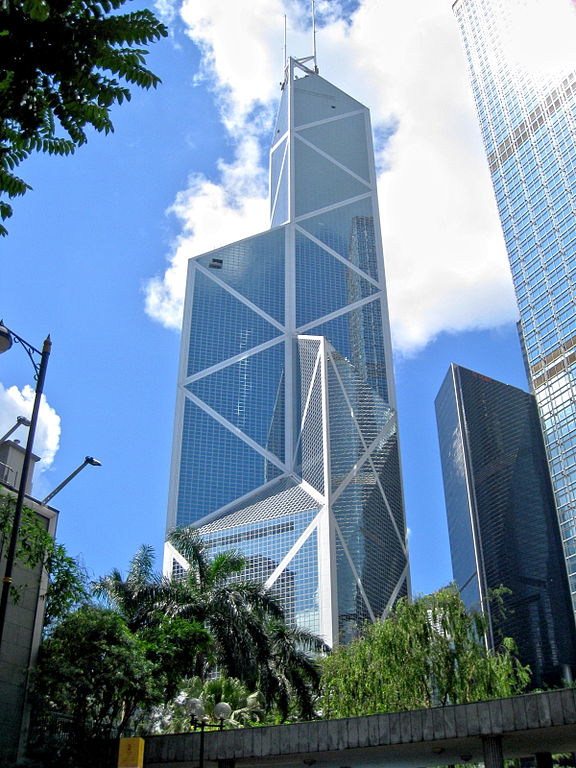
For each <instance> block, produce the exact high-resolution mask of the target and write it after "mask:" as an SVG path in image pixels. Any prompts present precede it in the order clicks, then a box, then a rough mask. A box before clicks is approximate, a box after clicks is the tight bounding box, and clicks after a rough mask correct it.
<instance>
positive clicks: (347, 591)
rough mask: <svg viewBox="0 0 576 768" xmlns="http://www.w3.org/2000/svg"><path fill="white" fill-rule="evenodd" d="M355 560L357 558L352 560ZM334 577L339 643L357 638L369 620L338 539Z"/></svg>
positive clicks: (354, 578)
mask: <svg viewBox="0 0 576 768" xmlns="http://www.w3.org/2000/svg"><path fill="white" fill-rule="evenodd" d="M354 559H357V558H354ZM336 576H337V583H338V630H339V637H340V642H341V643H348V642H350V641H351V640H353V639H354V638H355V637H357V636H358V634H359V632H360V629H361V626H362V624H364V622H366V621H367V620H369V619H370V614H369V612H368V610H367V608H366V605H365V603H364V600H363V598H362V593H361V591H360V588H359V586H358V583H357V581H356V577H355V575H354V571H353V570H352V568H351V567H350V563H349V561H348V558H347V557H346V553H345V551H344V545H343V544H342V542H341V540H340V538H339V537H338V536H337V537H336Z"/></svg>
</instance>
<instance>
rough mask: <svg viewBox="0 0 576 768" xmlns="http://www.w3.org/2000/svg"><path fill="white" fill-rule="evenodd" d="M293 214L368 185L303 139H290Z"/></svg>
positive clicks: (354, 193) (354, 194)
mask: <svg viewBox="0 0 576 768" xmlns="http://www.w3.org/2000/svg"><path fill="white" fill-rule="evenodd" d="M294 180H295V200H296V216H303V215H304V214H305V213H311V212H312V211H316V210H318V209H319V208H324V207H326V206H328V205H335V204H336V203H342V202H344V201H345V200H348V199H349V198H351V197H358V196H359V195H364V194H365V193H366V192H368V191H369V187H368V186H367V185H366V184H363V183H362V182H361V181H358V179H356V178H354V176H351V175H350V174H349V173H348V172H347V171H344V170H343V169H342V168H339V167H338V166H337V165H335V164H334V163H332V162H331V161H330V160H328V158H326V157H323V156H322V155H321V154H319V153H318V152H316V150H315V149H312V147H309V146H308V145H307V144H304V142H302V141H299V140H298V136H296V140H295V141H294Z"/></svg>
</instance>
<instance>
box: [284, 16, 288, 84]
mask: <svg viewBox="0 0 576 768" xmlns="http://www.w3.org/2000/svg"><path fill="white" fill-rule="evenodd" d="M287 25H288V22H287V21H286V14H284V71H286V67H287V66H288V59H287V58H286V57H287V55H288V51H287V49H286V44H287V38H288V26H287Z"/></svg>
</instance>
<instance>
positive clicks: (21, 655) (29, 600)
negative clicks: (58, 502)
mask: <svg viewBox="0 0 576 768" xmlns="http://www.w3.org/2000/svg"><path fill="white" fill-rule="evenodd" d="M22 454H23V448H22V447H21V446H20V445H19V444H18V443H16V442H12V441H6V442H4V443H2V444H0V470H1V472H0V502H2V501H3V502H4V503H3V504H2V505H1V506H0V516H1V515H3V514H4V512H3V507H4V505H5V504H6V501H5V500H6V499H8V500H10V499H13V500H14V501H15V500H16V496H17V490H16V489H17V486H18V484H19V482H20V480H19V473H20V470H21V467H22V461H21V459H22ZM34 458H35V459H36V461H37V460H38V457H34ZM30 474H32V473H30ZM28 491H30V486H29V487H28ZM25 507H26V508H27V509H29V510H31V511H32V512H33V513H34V514H35V516H36V519H37V520H38V522H39V523H40V525H41V526H42V527H43V529H44V530H45V531H47V532H48V533H49V534H50V535H51V536H54V534H55V532H56V522H57V518H58V513H57V511H56V510H55V509H53V508H52V507H48V506H45V505H42V504H40V503H39V502H38V501H36V500H35V499H34V498H32V497H31V496H26V498H25ZM8 531H9V527H8ZM8 536H9V533H7V537H8ZM7 548H8V541H7V540H4V538H3V537H2V530H1V529H0V553H1V554H0V576H1V577H3V576H4V569H5V557H6V550H7ZM13 576H14V585H15V587H16V589H18V599H17V600H16V601H13V600H10V602H9V605H8V613H7V616H6V625H5V629H4V636H3V639H2V648H1V650H0V765H1V766H10V765H12V763H14V762H15V761H16V759H17V757H18V755H19V754H21V752H22V749H23V745H24V743H25V741H26V735H27V730H28V721H29V713H28V706H27V689H28V681H29V678H30V672H31V670H32V669H33V668H34V663H35V659H36V654H37V652H38V646H39V644H40V638H41V633H42V623H43V619H44V598H45V595H46V588H47V576H46V572H45V571H44V569H43V567H42V564H41V563H39V564H38V565H37V566H36V567H35V568H33V569H31V568H23V567H22V566H20V565H18V564H16V566H15V569H14V574H13Z"/></svg>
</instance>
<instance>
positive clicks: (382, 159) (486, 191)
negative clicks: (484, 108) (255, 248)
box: [147, 0, 516, 352]
mask: <svg viewBox="0 0 576 768" xmlns="http://www.w3.org/2000/svg"><path fill="white" fill-rule="evenodd" d="M303 7H304V6H302V5H298V4H296V3H295V2H294V3H292V4H291V5H290V4H289V3H288V2H285V3H283V2H281V0H251V1H250V2H248V0H237V1H236V2H235V3H230V2H229V0H184V2H183V4H182V6H181V15H182V18H183V19H184V21H185V23H186V25H187V30H188V34H189V36H190V38H191V39H192V40H193V41H194V42H195V43H196V44H197V45H198V46H199V47H200V49H201V51H202V53H203V77H204V78H207V79H208V81H209V82H210V83H211V86H212V87H213V88H214V91H215V94H216V98H217V99H218V103H219V106H220V110H221V116H222V121H223V125H224V126H225V128H226V130H227V132H228V135H229V138H230V139H231V140H232V141H233V142H234V144H235V148H236V155H235V160H234V162H233V163H232V164H231V165H226V164H224V163H221V164H220V166H219V177H218V179H217V180H216V181H211V180H208V179H206V178H204V177H201V176H197V175H193V176H192V177H191V180H190V184H189V186H188V189H187V190H185V191H183V192H181V193H179V195H178V198H177V200H176V203H175V205H174V207H173V209H172V211H173V212H174V213H175V214H176V215H177V216H178V217H179V219H180V220H181V222H182V234H181V235H180V237H179V238H178V241H177V242H176V244H175V246H174V249H173V252H172V254H171V257H170V266H169V268H168V269H167V271H166V273H165V275H164V276H163V277H162V278H156V279H155V280H152V281H151V282H150V284H149V286H148V289H147V311H148V312H149V314H151V315H152V316H153V317H155V318H157V319H159V320H160V321H161V322H163V323H164V324H166V325H168V326H171V327H178V325H179V322H180V313H181V304H182V298H183V292H184V286H185V279H184V276H185V269H186V262H187V260H188V258H189V257H190V256H192V255H195V254H197V253H201V252H203V251H206V250H209V249H211V248H213V247H215V246H217V245H222V244H224V243H226V242H232V241H233V240H235V239H238V238H240V237H245V236H248V235H250V234H253V233H254V232H257V231H260V230H262V229H265V228H266V227H267V225H268V220H267V202H266V190H265V184H264V182H263V179H265V178H266V172H265V171H264V172H263V171H262V170H261V169H256V168H255V167H254V165H253V164H254V163H255V162H257V161H260V162H263V163H265V162H266V158H265V157H260V156H259V153H258V150H257V143H258V138H259V137H260V138H261V137H262V135H263V134H266V135H269V132H268V127H267V126H268V124H269V116H270V108H271V105H272V104H273V103H274V101H275V99H276V98H277V96H278V87H277V86H278V81H279V79H280V76H281V63H282V33H283V14H284V12H285V9H286V12H287V13H288V18H289V20H293V21H292V23H293V28H291V29H289V34H288V50H289V53H291V54H292V55H295V56H304V55H307V54H309V53H310V52H311V51H310V49H311V36H310V33H309V31H308V32H306V31H303V29H302V27H303V23H302V16H301V14H302V9H303ZM327 7H328V8H330V15H326V16H324V17H323V23H324V24H325V25H324V26H323V27H322V28H321V29H319V31H318V56H319V64H320V70H321V74H322V75H323V76H325V77H326V78H327V79H329V80H330V81H331V82H334V83H335V84H336V85H338V86H339V87H341V88H342V89H343V90H345V91H348V92H349V93H350V94H351V95H353V96H354V97H355V98H357V99H359V100H360V101H362V102H363V103H365V104H366V105H367V106H369V107H370V108H371V111H372V120H373V123H374V125H376V126H378V125H381V124H391V123H394V124H396V125H397V130H396V133H395V135H394V136H393V138H392V139H391V140H390V141H389V142H388V144H387V145H386V146H385V147H379V148H378V157H377V161H378V167H379V168H382V169H383V170H382V171H381V173H380V178H379V191H380V208H381V219H382V229H383V237H384V249H385V258H386V270H387V278H388V293H389V301H390V312H391V322H392V329H393V336H394V341H395V345H396V346H397V348H399V349H400V350H401V351H403V352H410V351H415V350H417V349H418V348H420V347H422V346H423V345H425V344H426V343H427V342H428V341H430V340H431V339H432V338H433V337H434V336H435V335H436V334H438V333H439V332H441V331H443V330H453V331H454V330H464V329H470V328H479V327H493V326H496V325H499V324H501V323H503V322H505V321H509V320H511V319H513V318H514V317H515V315H516V310H515V305H514V300H513V292H512V287H511V281H510V276H509V270H508V264H507V259H506V254H505V249H504V245H503V241H502V235H501V232H500V226H499V223H498V219H497V214H496V208H495V203H494V200H493V195H492V191H491V187H490V181H489V176H488V171H487V168H486V161H485V158H484V155H483V150H482V147H481V144H480V138H479V132H478V127H477V120H476V116H475V113H474V107H473V103H472V97H471V93H470V88H469V85H468V81H467V73H466V69H465V61H464V56H463V53H462V51H461V44H460V40H459V38H458V31H457V27H456V21H455V19H454V17H453V15H452V13H451V9H450V3H449V2H447V0H412V2H410V3H405V2H400V0H387V1H386V2H383V1H382V0H363V1H362V2H361V3H360V5H359V7H358V9H357V11H356V12H355V13H354V15H353V16H352V17H351V18H349V19H347V20H346V21H344V20H343V19H342V18H340V17H338V16H337V15H336V14H335V11H337V10H338V9H339V8H340V4H336V3H331V4H328V5H327ZM319 8H320V9H322V5H321V4H319Z"/></svg>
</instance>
